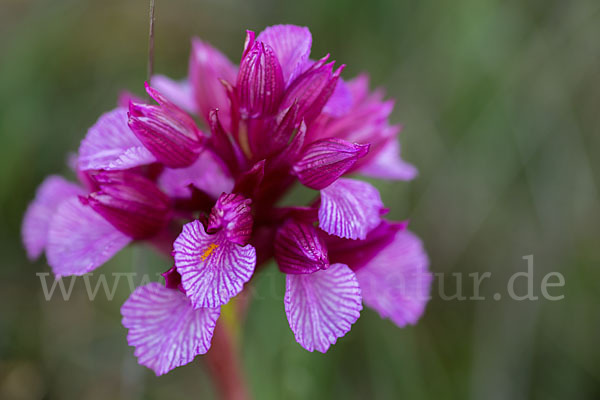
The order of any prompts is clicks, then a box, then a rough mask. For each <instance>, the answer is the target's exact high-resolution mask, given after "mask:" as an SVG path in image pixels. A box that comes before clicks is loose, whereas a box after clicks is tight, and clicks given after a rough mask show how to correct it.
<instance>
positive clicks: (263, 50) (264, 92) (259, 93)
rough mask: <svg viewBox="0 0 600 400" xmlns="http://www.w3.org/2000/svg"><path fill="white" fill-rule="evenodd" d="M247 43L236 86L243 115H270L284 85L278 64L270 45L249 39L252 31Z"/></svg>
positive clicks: (281, 93) (249, 35)
mask: <svg viewBox="0 0 600 400" xmlns="http://www.w3.org/2000/svg"><path fill="white" fill-rule="evenodd" d="M247 43H248V44H247V48H246V49H245V50H244V55H243V57H242V61H241V63H240V70H239V72H238V76H237V84H236V86H235V88H236V94H237V99H238V101H239V105H240V110H241V113H242V116H243V117H245V118H248V117H262V116H266V115H272V114H274V113H275V111H276V110H277V107H278V105H279V100H280V99H281V96H282V95H283V90H284V87H285V82H284V80H283V75H282V72H281V66H280V65H279V61H278V60H277V56H276V55H275V52H274V51H273V49H272V48H271V46H269V45H268V44H265V43H262V42H259V41H253V42H252V37H251V33H248V39H247Z"/></svg>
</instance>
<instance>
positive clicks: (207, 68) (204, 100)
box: [188, 38, 237, 130]
mask: <svg viewBox="0 0 600 400" xmlns="http://www.w3.org/2000/svg"><path fill="white" fill-rule="evenodd" d="M188 74H189V80H190V83H191V85H192V88H193V91H194V97H195V99H196V104H197V107H198V109H199V112H200V114H201V115H202V116H203V117H204V120H205V121H206V122H207V123H208V122H209V121H210V119H209V114H210V111H211V110H213V109H215V108H217V109H219V110H220V113H219V115H220V117H221V121H222V122H223V125H224V126H225V129H227V130H229V128H230V112H229V110H230V108H231V103H230V102H229V97H228V96H227V91H226V90H225V88H224V87H223V84H222V83H221V80H225V81H228V82H231V83H233V82H235V77H236V75H237V69H236V67H235V66H234V65H233V64H232V63H231V61H229V59H228V58H227V56H225V55H224V54H223V53H221V52H220V51H219V50H217V49H215V48H214V47H212V46H211V45H209V44H208V43H206V42H203V41H201V40H200V39H197V38H194V39H193V40H192V53H191V54H190V64H189V72H188Z"/></svg>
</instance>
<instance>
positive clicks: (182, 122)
mask: <svg viewBox="0 0 600 400" xmlns="http://www.w3.org/2000/svg"><path fill="white" fill-rule="evenodd" d="M311 45H312V36H311V34H310V31H309V30H308V29H307V28H304V27H299V26H293V25H277V26H272V27H268V28H266V29H265V30H264V31H263V32H261V33H260V34H258V35H255V33H254V32H251V31H248V32H247V34H246V41H245V45H244V48H243V51H242V55H241V61H240V63H239V67H238V66H236V65H234V64H233V63H231V62H230V61H229V60H228V58H227V57H226V56H225V55H223V54H222V53H220V52H219V51H218V50H216V49H214V48H213V47H211V46H210V45H209V44H207V43H206V42H203V41H201V40H199V39H194V40H193V42H192V54H191V56H190V63H189V76H188V77H187V79H185V80H183V81H174V80H171V79H169V78H167V77H164V76H154V77H153V78H152V80H151V82H149V83H146V91H147V93H148V94H149V96H150V97H151V99H152V101H151V102H150V103H147V102H145V101H144V100H141V99H138V98H135V97H133V96H129V95H126V96H122V97H121V99H120V101H119V106H118V107H117V108H115V109H114V110H112V111H109V112H108V113H106V114H104V115H102V116H101V117H100V118H99V119H98V121H97V122H96V123H95V124H94V125H93V126H92V127H91V128H90V129H89V131H88V132H87V134H86V136H85V138H84V139H83V141H82V142H81V146H80V147H79V151H78V156H77V162H76V171H77V176H78V177H79V180H80V183H71V182H68V181H67V180H65V179H63V178H61V177H58V176H50V177H49V178H47V179H46V180H45V181H44V182H43V183H42V185H41V186H40V188H39V190H38V192H37V194H36V196H35V199H34V200H33V202H32V203H31V205H30V206H29V208H28V210H27V212H26V214H25V217H24V221H23V229H22V232H23V241H24V245H25V248H26V250H27V254H28V255H29V257H30V258H31V259H35V258H37V257H39V256H40V255H41V254H42V253H43V252H45V254H46V258H47V261H48V264H49V265H50V267H51V268H52V270H53V272H54V274H55V275H56V276H57V277H61V276H67V275H82V274H85V273H88V272H90V271H92V270H94V269H95V268H98V267H100V266H101V265H102V264H103V263H105V262H106V261H107V260H109V259H110V258H111V257H112V256H113V255H114V254H116V253H117V252H118V251H119V250H121V249H122V248H124V247H125V246H127V245H128V244H130V243H132V242H134V241H143V240H146V241H149V242H151V243H152V244H156V243H162V244H163V245H164V246H168V247H169V248H171V247H172V256H173V264H172V265H169V267H170V268H169V269H168V271H166V272H165V273H164V274H163V275H164V277H165V284H159V283H150V284H147V285H144V286H141V287H138V288H137V289H136V290H135V291H134V292H133V293H132V294H131V296H130V297H129V299H128V300H127V301H126V302H125V304H124V305H123V306H122V308H121V313H122V316H123V320H122V322H123V325H124V326H125V327H126V328H127V329H128V331H129V334H128V342H129V344H130V345H131V346H134V347H135V355H136V356H137V358H138V361H139V363H140V364H142V365H145V366H147V367H149V368H151V369H152V370H153V371H154V372H155V373H156V374H157V375H161V374H164V373H167V372H168V371H170V370H172V369H173V368H175V367H178V366H181V365H184V364H187V363H189V362H190V361H192V360H193V359H194V357H195V356H196V355H198V354H204V353H206V352H207V351H208V350H209V348H210V346H211V338H212V336H213V333H214V330H215V326H216V324H217V319H218V318H219V315H220V308H221V306H223V305H225V304H227V303H228V302H229V301H230V300H231V299H232V298H234V297H235V296H237V295H239V294H240V293H241V292H242V291H243V290H244V287H245V285H247V284H248V282H249V281H250V280H251V279H252V277H253V275H254V274H255V273H258V272H259V270H260V268H261V267H262V266H263V265H265V263H266V262H267V261H268V260H269V259H271V258H274V259H275V261H276V262H277V264H278V266H279V270H280V271H281V273H282V279H283V277H285V286H286V289H285V296H284V298H283V299H282V306H283V307H284V309H285V313H286V315H287V319H288V322H289V325H290V328H291V330H292V332H293V334H294V336H295V339H296V341H297V342H298V343H299V344H300V345H301V346H302V347H303V348H305V349H306V350H308V351H314V350H316V351H319V352H323V353H324V352H326V351H327V350H328V349H329V348H330V346H331V345H332V344H334V343H335V342H336V341H337V340H338V339H339V338H341V337H343V336H344V335H345V334H346V333H348V331H350V329H351V327H352V325H353V324H354V323H355V322H356V321H357V320H358V318H359V316H360V312H361V310H362V308H363V304H364V305H366V306H368V307H371V308H373V309H374V310H376V311H377V312H378V313H379V314H380V315H381V317H383V318H389V319H390V320H391V321H392V322H393V323H395V324H396V325H398V326H400V327H403V326H405V325H407V324H415V323H416V322H417V321H418V319H419V318H420V317H421V315H422V314H423V312H424V309H425V306H426V304H427V301H428V295H429V289H430V285H431V280H432V276H431V274H430V273H429V272H428V258H427V255H426V253H425V251H424V248H423V245H422V243H421V241H420V240H419V238H418V237H417V236H416V235H415V234H413V233H411V232H409V231H408V230H407V229H406V227H407V224H406V223H404V222H393V221H388V220H386V219H385V218H384V217H383V216H384V214H385V213H386V212H387V209H386V208H385V206H384V203H383V201H382V199H381V197H380V195H379V192H378V190H377V189H376V188H375V187H374V186H372V185H371V184H370V183H367V182H365V181H361V180H357V179H355V178H350V177H349V175H350V174H358V175H364V176H369V177H376V178H383V179H397V180H409V179H412V178H414V177H415V175H416V169H415V168H414V167H413V166H412V165H410V164H408V163H407V162H405V161H403V160H402V159H401V158H400V156H399V150H400V149H399V145H398V141H397V134H398V132H399V130H400V128H399V127H398V126H394V125H390V124H389V121H388V118H389V116H390V113H391V111H392V109H393V103H392V102H391V101H386V100H383V95H382V93H381V92H380V91H376V92H374V93H370V92H369V88H368V79H367V78H366V76H365V75H362V76H359V77H358V78H355V79H353V80H350V81H347V82H346V81H344V80H342V78H341V73H342V71H343V69H344V65H341V66H338V67H336V66H335V62H334V61H330V59H329V58H330V57H329V55H324V56H322V57H320V58H314V59H311V58H310V56H311V54H310V51H311ZM295 184H301V185H304V186H306V187H307V188H310V189H312V190H314V191H315V197H316V198H315V201H313V202H312V203H311V204H309V205H300V204H299V205H297V206H294V207H283V206H280V205H279V200H280V199H281V198H282V197H283V196H284V195H285V194H286V193H287V192H288V191H289V190H290V189H291V188H292V187H293V185H295Z"/></svg>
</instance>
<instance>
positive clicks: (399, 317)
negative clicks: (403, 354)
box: [356, 230, 433, 327]
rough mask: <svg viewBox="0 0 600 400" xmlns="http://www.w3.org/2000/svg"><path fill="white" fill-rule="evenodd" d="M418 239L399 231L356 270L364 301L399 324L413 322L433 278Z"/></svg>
mask: <svg viewBox="0 0 600 400" xmlns="http://www.w3.org/2000/svg"><path fill="white" fill-rule="evenodd" d="M428 265H429V260H428V258H427V254H426V253H425V250H424V249H423V245H422V243H421V240H420V239H419V238H418V237H417V236H416V235H415V234H414V233H412V232H409V231H406V230H405V231H399V232H398V233H396V236H395V237H394V240H393V241H392V242H391V243H390V244H389V245H388V246H387V247H385V248H384V249H383V250H381V251H380V253H379V254H378V255H377V256H375V257H374V258H373V259H372V260H371V261H370V262H369V263H368V264H366V265H365V266H364V267H362V268H361V269H359V270H358V271H357V272H356V276H357V278H358V282H359V283H360V288H361V290H362V294H363V301H364V302H365V304H366V305H367V306H369V307H371V308H373V309H375V310H376V311H377V312H378V313H379V315H381V317H382V318H389V319H391V320H392V321H393V322H394V323H395V324H396V325H398V326H399V327H403V326H405V325H407V324H415V323H416V322H417V320H418V319H419V318H420V317H421V315H423V312H424V310H425V306H426V305H427V302H428V301H429V291H430V288H431V282H432V280H433V276H432V274H431V273H430V272H429V271H428Z"/></svg>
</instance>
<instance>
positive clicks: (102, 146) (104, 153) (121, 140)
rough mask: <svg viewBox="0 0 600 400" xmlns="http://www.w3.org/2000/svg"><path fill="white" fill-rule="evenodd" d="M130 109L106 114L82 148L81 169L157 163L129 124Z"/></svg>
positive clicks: (128, 166) (80, 149)
mask: <svg viewBox="0 0 600 400" xmlns="http://www.w3.org/2000/svg"><path fill="white" fill-rule="evenodd" d="M127 119H128V117H127V109H126V108H116V109H114V110H112V111H110V112H107V113H106V114H103V115H102V116H101V117H100V118H99V119H98V121H97V122H96V123H95V124H94V125H93V126H92V127H91V128H90V129H89V130H88V132H87V135H86V136H85V138H84V139H83V141H82V142H81V145H80V146H79V169H81V170H84V171H86V170H90V169H105V170H113V169H114V170H118V169H129V168H133V167H137V166H139V165H144V164H150V163H153V162H154V161H156V159H155V158H154V156H153V155H152V153H150V152H149V151H148V149H146V148H145V147H144V146H143V145H142V143H141V142H140V141H139V139H138V138H137V137H135V135H134V134H133V132H132V131H131V129H129V126H128V125H127Z"/></svg>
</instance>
